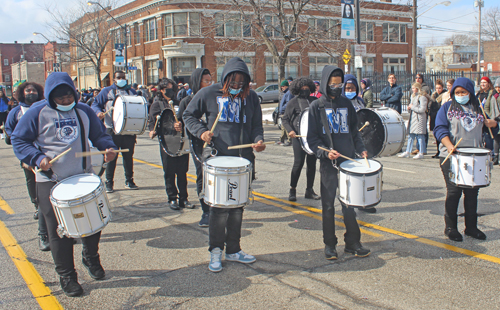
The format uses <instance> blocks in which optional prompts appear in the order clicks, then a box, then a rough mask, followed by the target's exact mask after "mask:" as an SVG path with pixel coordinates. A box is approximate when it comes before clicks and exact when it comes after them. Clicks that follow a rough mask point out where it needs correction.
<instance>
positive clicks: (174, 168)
mask: <svg viewBox="0 0 500 310" xmlns="http://www.w3.org/2000/svg"><path fill="white" fill-rule="evenodd" d="M160 156H161V163H162V166H163V178H164V179H165V189H166V191H167V196H168V201H174V200H177V195H179V201H185V200H187V198H188V192H187V176H186V173H187V171H188V168H189V154H186V155H182V156H178V157H172V156H170V155H168V154H167V153H165V151H164V150H163V148H162V147H161V146H160ZM176 176H177V186H176V185H175V178H176Z"/></svg>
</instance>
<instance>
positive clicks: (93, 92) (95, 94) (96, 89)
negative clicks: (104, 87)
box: [87, 88, 101, 107]
mask: <svg viewBox="0 0 500 310" xmlns="http://www.w3.org/2000/svg"><path fill="white" fill-rule="evenodd" d="M100 92H101V90H100V89H98V88H94V89H93V90H92V98H90V99H89V100H88V101H87V105H88V106H89V107H91V106H92V104H93V103H94V101H95V98H97V96H98V95H99V93H100Z"/></svg>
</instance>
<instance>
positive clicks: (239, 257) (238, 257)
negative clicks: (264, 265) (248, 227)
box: [226, 251, 256, 264]
mask: <svg viewBox="0 0 500 310" xmlns="http://www.w3.org/2000/svg"><path fill="white" fill-rule="evenodd" d="M226 260H228V261H233V262H238V263H243V264H250V263H253V262H255V261H256V259H255V257H254V256H252V255H250V254H247V253H245V252H243V251H239V252H238V253H234V254H227V253H226Z"/></svg>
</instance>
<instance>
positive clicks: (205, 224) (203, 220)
mask: <svg viewBox="0 0 500 310" xmlns="http://www.w3.org/2000/svg"><path fill="white" fill-rule="evenodd" d="M209 218H210V213H209V212H203V214H202V215H201V220H200V222H199V223H198V226H200V227H208V224H209Z"/></svg>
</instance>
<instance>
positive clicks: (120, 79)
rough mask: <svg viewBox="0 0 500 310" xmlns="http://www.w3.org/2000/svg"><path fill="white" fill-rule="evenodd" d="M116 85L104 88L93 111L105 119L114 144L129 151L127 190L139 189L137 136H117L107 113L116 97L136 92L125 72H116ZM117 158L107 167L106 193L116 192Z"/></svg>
mask: <svg viewBox="0 0 500 310" xmlns="http://www.w3.org/2000/svg"><path fill="white" fill-rule="evenodd" d="M113 77H114V83H113V85H111V86H108V87H104V88H103V89H102V91H101V92H100V93H99V95H98V96H97V97H96V98H95V100H94V102H93V103H92V109H93V110H94V111H95V113H96V114H97V116H98V117H99V118H100V119H104V125H105V126H106V132H107V133H108V134H109V135H110V136H111V137H112V138H113V142H114V143H115V145H116V146H117V147H118V148H120V149H128V150H129V151H128V152H124V153H122V154H121V155H122V158H123V169H124V170H125V188H127V189H139V187H138V186H137V185H136V184H135V183H134V150H135V142H136V140H137V136H136V135H117V134H115V133H114V131H113V118H112V113H107V114H106V111H109V109H111V107H112V106H113V103H114V101H115V98H116V96H119V95H122V96H135V95H136V92H135V90H133V89H131V88H130V85H128V82H127V77H126V75H125V72H123V71H115V74H114V76H113ZM116 161H117V158H114V159H113V160H112V161H110V162H109V163H108V165H107V166H106V192H107V193H112V192H113V191H114V177H115V169H116Z"/></svg>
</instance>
